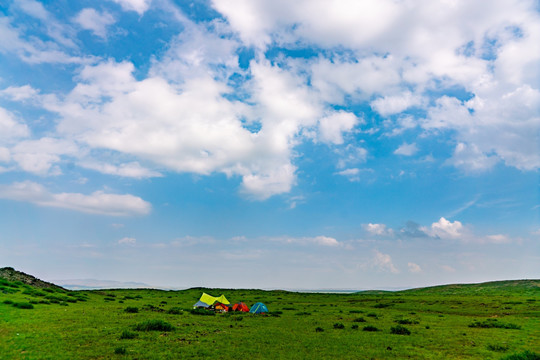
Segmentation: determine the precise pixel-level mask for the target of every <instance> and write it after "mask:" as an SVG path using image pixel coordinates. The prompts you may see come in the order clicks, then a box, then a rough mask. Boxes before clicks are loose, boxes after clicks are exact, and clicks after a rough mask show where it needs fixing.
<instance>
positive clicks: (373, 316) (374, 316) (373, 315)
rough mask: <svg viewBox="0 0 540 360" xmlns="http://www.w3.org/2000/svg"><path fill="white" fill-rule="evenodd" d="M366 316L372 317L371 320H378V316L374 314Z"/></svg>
mask: <svg viewBox="0 0 540 360" xmlns="http://www.w3.org/2000/svg"><path fill="white" fill-rule="evenodd" d="M366 316H369V317H372V318H375V319H378V318H379V315H377V314H375V313H369V314H367V315H366Z"/></svg>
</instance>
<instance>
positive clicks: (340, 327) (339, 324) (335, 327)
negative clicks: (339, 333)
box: [334, 323, 345, 329]
mask: <svg viewBox="0 0 540 360" xmlns="http://www.w3.org/2000/svg"><path fill="white" fill-rule="evenodd" d="M334 329H345V325H343V324H342V323H335V324H334Z"/></svg>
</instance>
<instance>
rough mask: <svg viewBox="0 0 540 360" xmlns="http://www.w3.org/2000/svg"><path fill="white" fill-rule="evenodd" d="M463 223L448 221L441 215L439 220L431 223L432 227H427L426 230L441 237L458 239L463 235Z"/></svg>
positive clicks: (434, 235)
mask: <svg viewBox="0 0 540 360" xmlns="http://www.w3.org/2000/svg"><path fill="white" fill-rule="evenodd" d="M463 230H464V227H463V224H461V222H459V221H457V220H456V221H454V222H451V221H448V220H446V219H445V218H444V217H441V218H440V219H439V221H437V222H434V223H433V224H431V228H430V229H427V228H425V229H424V231H425V232H426V233H428V234H429V235H431V236H433V237H437V238H441V239H457V238H459V237H461V236H462V235H463Z"/></svg>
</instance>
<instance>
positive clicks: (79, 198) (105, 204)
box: [0, 181, 151, 216]
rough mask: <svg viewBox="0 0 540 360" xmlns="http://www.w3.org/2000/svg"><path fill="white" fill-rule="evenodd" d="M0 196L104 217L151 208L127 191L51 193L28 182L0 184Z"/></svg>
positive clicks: (139, 213)
mask: <svg viewBox="0 0 540 360" xmlns="http://www.w3.org/2000/svg"><path fill="white" fill-rule="evenodd" d="M0 198H2V199H9V200H15V201H25V202H30V203H33V204H36V205H39V206H44V207H56V208H63V209H69V210H74V211H80V212H84V213H90V214H101V215H108V216H134V215H146V214H148V213H149V212H150V210H151V205H150V203H148V202H146V201H144V200H143V199H141V198H139V197H137V196H133V195H129V194H126V195H117V194H108V193H105V192H103V191H96V192H94V193H92V194H90V195H84V194H78V193H58V194H54V193H51V192H49V191H48V190H47V189H45V188H44V187H43V186H42V185H40V184H37V183H35V182H31V181H24V182H16V183H13V184H11V185H0Z"/></svg>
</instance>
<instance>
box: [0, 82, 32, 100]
mask: <svg viewBox="0 0 540 360" xmlns="http://www.w3.org/2000/svg"><path fill="white" fill-rule="evenodd" d="M38 94H39V91H38V90H36V89H34V88H33V87H31V86H30V85H24V86H10V87H8V88H6V89H4V90H1V91H0V95H2V96H5V97H8V98H10V99H11V100H14V101H21V100H28V99H34V98H36V97H37V96H38Z"/></svg>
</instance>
